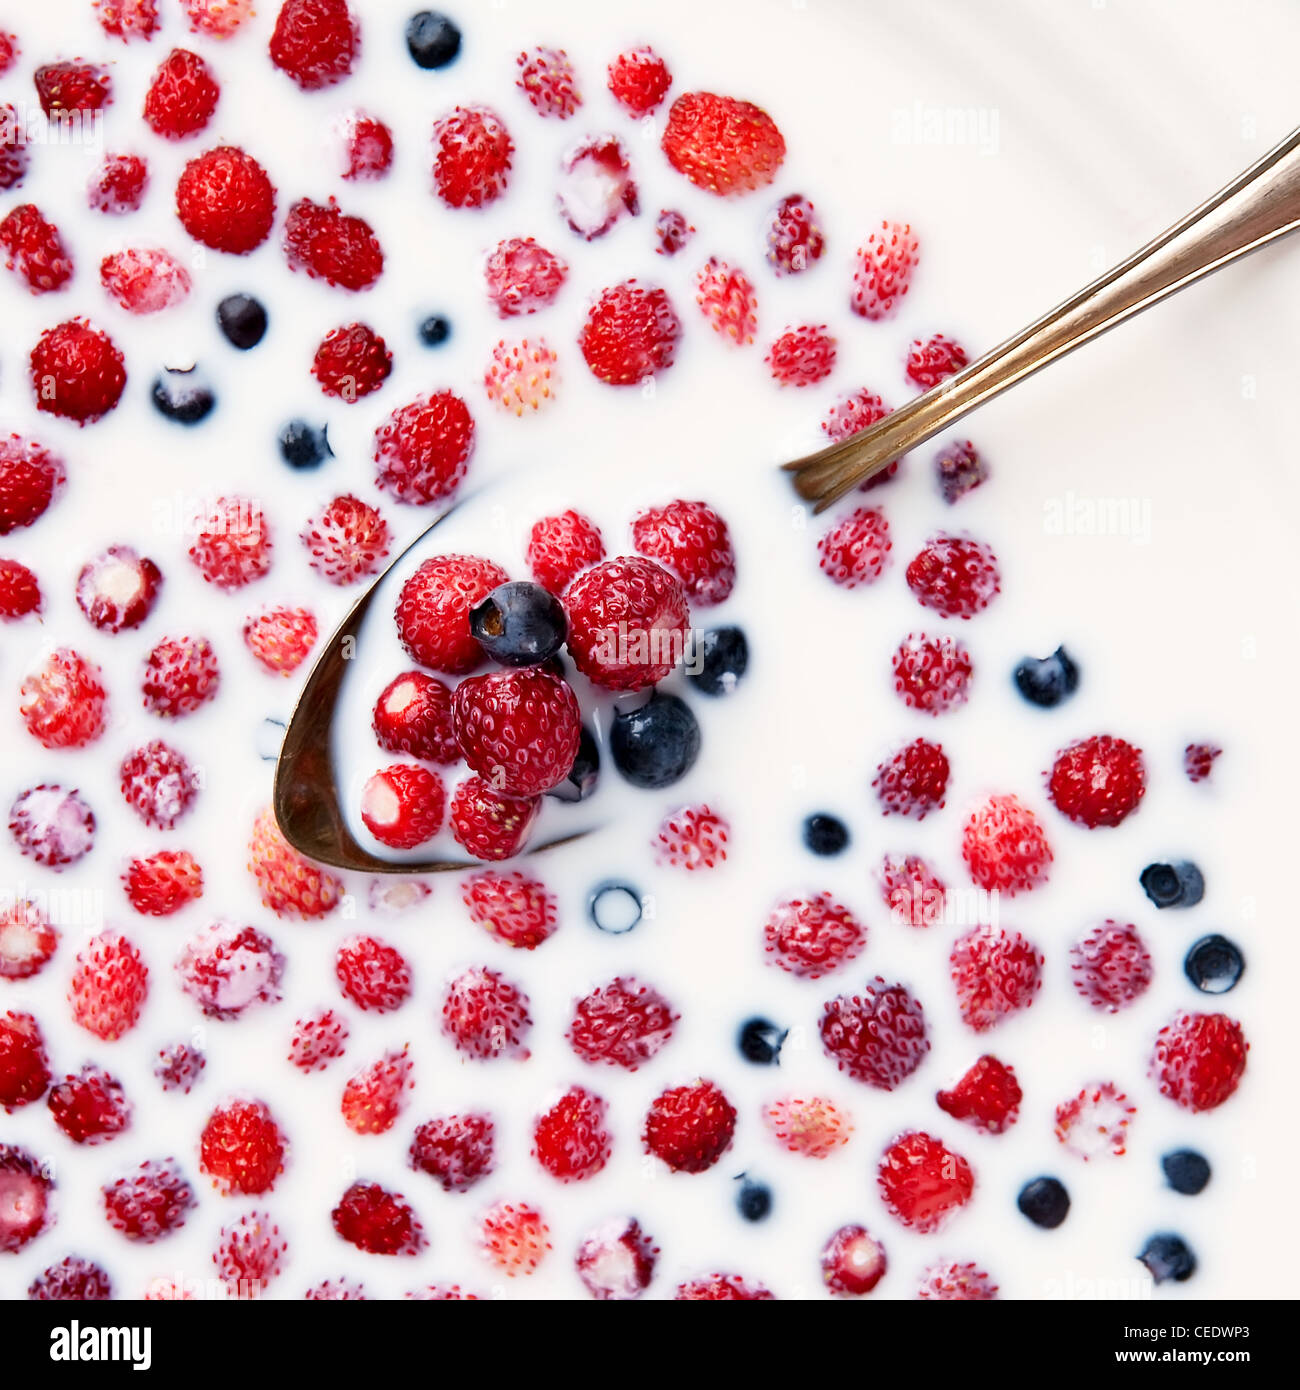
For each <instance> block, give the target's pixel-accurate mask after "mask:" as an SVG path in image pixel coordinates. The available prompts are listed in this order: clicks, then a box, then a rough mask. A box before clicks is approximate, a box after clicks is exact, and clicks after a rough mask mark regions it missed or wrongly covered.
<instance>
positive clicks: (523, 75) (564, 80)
mask: <svg viewBox="0 0 1300 1390" xmlns="http://www.w3.org/2000/svg"><path fill="white" fill-rule="evenodd" d="M515 66H516V67H517V68H518V69H519V76H518V78H516V80H515V86H516V87H518V88H519V90H520V91H521V92H523V94H524V95H525V96H526V97H527V98H528V100H529V102H530V103H531V104H532V107H533V110H535V111H536V112H537V114H538V115H539V116H554V117H556V118H557V119H558V120H561V121H567V120H568V119H569V117H570V116H572V115H573V114H574V113H575V112H576V111H577V109H578V107H580V106H581V105H582V94H581V93H580V92H579V91H578V83H577V78H576V77H575V75H574V72H573V64H572V63H571V62H569V55H568V54H567V53H565V51H564V50H563V49H562V48H560V49H555V48H542V47H540V46H539V47H537V48H534V49H532V50H531V51H530V52H527V53H521V54H520V55H519V57H518V58H517V59H516V60H515Z"/></svg>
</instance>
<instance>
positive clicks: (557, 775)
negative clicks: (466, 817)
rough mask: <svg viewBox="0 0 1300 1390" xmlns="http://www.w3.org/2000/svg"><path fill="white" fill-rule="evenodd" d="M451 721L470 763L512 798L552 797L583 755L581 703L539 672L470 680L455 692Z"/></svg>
mask: <svg viewBox="0 0 1300 1390" xmlns="http://www.w3.org/2000/svg"><path fill="white" fill-rule="evenodd" d="M451 715H452V725H453V727H454V729H455V730H456V740H457V742H458V743H459V744H460V751H461V752H462V753H463V754H464V755H465V761H466V762H467V763H468V764H469V765H470V767H471V768H472V769H473V771H475V772H477V773H478V775H479V776H480V777H482V778H483V780H484V781H485V782H488V783H490V784H491V785H492V786H493V787H494V788H495V789H496V790H498V791H502V792H504V793H505V794H506V795H507V796H520V797H526V796H540V795H541V793H542V792H545V791H549V790H550V789H551V788H552V787H554V786H556V785H558V784H559V783H560V782H562V781H564V779H565V778H566V777H567V776H568V775H569V770H570V769H571V768H572V767H573V760H574V758H575V757H577V755H578V743H579V740H580V739H581V736H582V714H581V711H580V710H579V709H578V697H577V696H576V695H575V694H574V693H573V688H572V687H571V686H570V685H569V683H568V682H567V681H565V680H562V679H561V678H560V677H558V676H555V675H552V674H551V672H550V671H546V670H543V669H542V668H541V667H538V666H528V667H521V668H519V669H516V670H508V671H492V672H490V673H489V674H488V675H485V676H470V677H469V678H468V679H466V680H463V681H462V682H461V683H460V684H459V685H458V686H457V687H456V692H455V694H454V695H453V696H452V706H451Z"/></svg>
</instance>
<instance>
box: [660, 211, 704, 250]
mask: <svg viewBox="0 0 1300 1390" xmlns="http://www.w3.org/2000/svg"><path fill="white" fill-rule="evenodd" d="M694 235H695V228H694V227H693V226H692V225H691V224H690V223H689V222H688V221H687V220H686V218H685V217H683V216H682V214H681V213H680V212H678V211H676V209H674V208H665V209H664V210H663V211H662V212H661V213H660V214H659V216H658V218H657V219H656V221H655V242H656V245H655V255H656V256H675V255H676V254H677V253H678V252H679V251H680V250H681V249H682V248H683V247H684V246H685V245H686V243H687V242H688V241H690V239H691V237H692V236H694Z"/></svg>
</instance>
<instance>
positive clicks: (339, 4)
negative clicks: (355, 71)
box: [271, 0, 361, 92]
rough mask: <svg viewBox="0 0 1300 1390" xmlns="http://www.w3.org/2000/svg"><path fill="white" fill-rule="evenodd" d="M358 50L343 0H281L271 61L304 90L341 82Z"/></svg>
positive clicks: (357, 32) (354, 28)
mask: <svg viewBox="0 0 1300 1390" xmlns="http://www.w3.org/2000/svg"><path fill="white" fill-rule="evenodd" d="M360 49H361V31H360V29H359V28H358V27H357V22H356V20H355V19H353V17H352V15H351V13H350V12H349V10H348V5H347V0H284V4H283V5H281V6H280V13H279V14H278V15H277V16H276V20H275V29H274V30H273V31H272V34H271V62H272V63H274V64H275V66H276V67H277V68H279V69H280V71H281V72H284V73H288V75H289V76H290V77H292V78H293V80H294V81H295V82H296V83H297V84H298V86H299V87H300V88H301V89H302V90H303V91H304V92H315V91H319V90H320V88H322V87H330V86H333V84H334V83H335V82H341V81H342V80H343V78H345V77H346V76H347V75H348V74H349V73H350V72H351V71H352V64H353V63H354V62H355V61H356V57H357V54H358V52H359V51H360Z"/></svg>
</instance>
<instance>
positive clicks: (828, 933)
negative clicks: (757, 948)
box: [763, 893, 867, 980]
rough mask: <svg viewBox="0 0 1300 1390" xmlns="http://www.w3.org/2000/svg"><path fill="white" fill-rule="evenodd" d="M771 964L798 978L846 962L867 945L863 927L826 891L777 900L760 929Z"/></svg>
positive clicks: (817, 976) (814, 975)
mask: <svg viewBox="0 0 1300 1390" xmlns="http://www.w3.org/2000/svg"><path fill="white" fill-rule="evenodd" d="M763 939H764V941H765V943H766V944H765V946H764V950H765V951H766V952H767V954H768V956H769V957H770V958H771V960H772V963H773V964H775V965H779V966H780V967H781V969H782V970H788V971H789V972H790V974H792V975H795V976H797V977H798V978H799V979H801V980H817V979H820V978H821V977H822V976H823V975H829V974H830V973H831V972H832V971H833V970H838V969H839V968H840V966H842V965H847V964H848V962H849V961H851V960H852V959H853V958H854V956H856V955H858V954H859V953H860V952H861V951H862V949H863V947H864V946H866V944H867V929H866V927H864V926H863V925H862V923H861V922H859V921H858V920H857V918H856V917H854V915H853V914H852V913H851V912H850V911H849V910H848V908H846V907H844V906H842V905H841V904H840V903H837V902H836V901H835V899H834V898H832V897H831V895H830V894H829V893H816V894H814V895H812V896H811V897H808V898H792V899H790V900H789V901H788V902H783V903H779V904H778V905H777V907H776V908H775V909H774V910H773V912H772V913H771V915H770V916H769V917H768V919H767V923H766V925H765V926H764V928H763Z"/></svg>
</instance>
